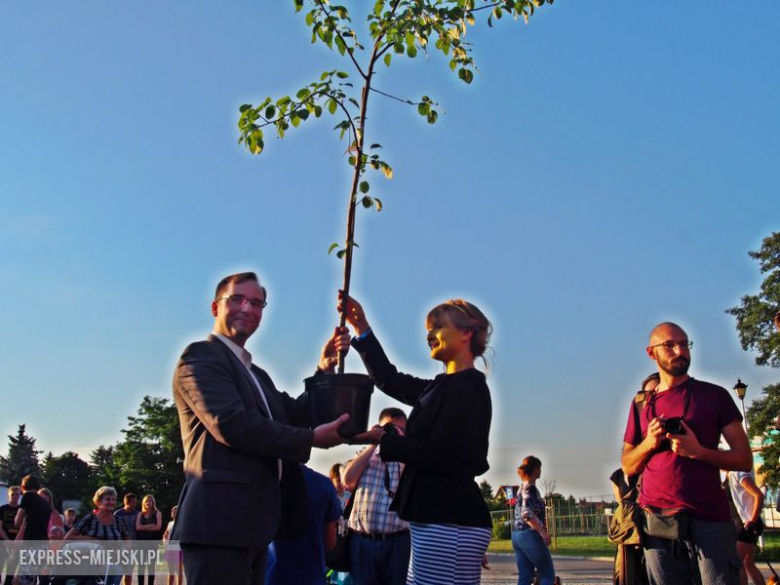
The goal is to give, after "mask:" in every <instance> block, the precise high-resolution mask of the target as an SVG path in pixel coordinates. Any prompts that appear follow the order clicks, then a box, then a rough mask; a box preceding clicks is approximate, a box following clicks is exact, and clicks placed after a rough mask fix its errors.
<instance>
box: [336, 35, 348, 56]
mask: <svg viewBox="0 0 780 585" xmlns="http://www.w3.org/2000/svg"><path fill="white" fill-rule="evenodd" d="M333 41H334V42H335V43H336V49H338V52H339V53H341V55H344V53H346V52H347V45H345V44H344V41H342V40H341V37H340V36H336V38H335V39H333Z"/></svg>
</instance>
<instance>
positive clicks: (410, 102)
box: [371, 87, 422, 106]
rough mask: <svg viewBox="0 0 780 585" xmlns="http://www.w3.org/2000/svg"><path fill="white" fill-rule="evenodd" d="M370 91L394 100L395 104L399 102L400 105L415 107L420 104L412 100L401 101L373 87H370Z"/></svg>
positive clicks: (401, 99)
mask: <svg viewBox="0 0 780 585" xmlns="http://www.w3.org/2000/svg"><path fill="white" fill-rule="evenodd" d="M371 91H375V92H377V93H378V94H380V95H383V96H385V97H389V98H390V99H393V100H395V101H397V102H401V103H402V104H408V105H410V106H416V105H418V104H420V103H422V102H413V101H412V100H405V99H403V98H399V97H396V96H394V95H391V94H389V93H385V92H384V91H382V90H379V89H377V88H375V87H372V88H371Z"/></svg>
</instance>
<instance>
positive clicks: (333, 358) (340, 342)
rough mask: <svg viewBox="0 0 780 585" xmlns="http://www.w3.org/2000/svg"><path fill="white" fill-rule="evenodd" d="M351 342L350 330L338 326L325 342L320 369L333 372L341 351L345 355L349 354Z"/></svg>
mask: <svg viewBox="0 0 780 585" xmlns="http://www.w3.org/2000/svg"><path fill="white" fill-rule="evenodd" d="M349 343H350V336H349V330H348V329H347V328H346V327H336V329H335V331H334V332H333V337H331V338H330V339H328V341H327V343H325V346H324V347H323V348H322V354H321V355H320V363H319V369H320V370H322V371H323V372H333V370H334V368H335V367H336V364H337V363H338V361H339V360H338V355H339V353H340V352H344V355H347V352H348V351H349Z"/></svg>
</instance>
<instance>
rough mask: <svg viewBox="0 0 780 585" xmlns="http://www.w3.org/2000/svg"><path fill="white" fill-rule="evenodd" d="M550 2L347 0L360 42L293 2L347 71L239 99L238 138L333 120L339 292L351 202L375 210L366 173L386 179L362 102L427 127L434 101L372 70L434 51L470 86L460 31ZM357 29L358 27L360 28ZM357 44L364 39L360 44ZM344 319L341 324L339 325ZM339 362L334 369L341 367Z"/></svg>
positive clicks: (329, 11) (313, 1) (339, 14)
mask: <svg viewBox="0 0 780 585" xmlns="http://www.w3.org/2000/svg"><path fill="white" fill-rule="evenodd" d="M552 2H553V0H497V1H495V0H376V1H375V2H374V3H373V5H372V4H371V2H368V1H367V0H360V1H358V2H355V3H354V4H355V6H356V7H358V8H359V12H360V13H361V16H363V17H364V19H365V22H366V25H367V28H366V31H367V32H366V33H365V34H366V35H367V40H366V41H362V40H361V38H360V37H359V35H358V31H357V30H356V29H355V28H354V27H353V24H352V13H351V12H350V10H349V9H348V8H347V6H344V5H341V4H335V3H331V2H329V0H293V4H294V7H295V11H296V12H301V13H303V14H304V18H305V19H306V25H307V26H308V27H309V28H310V29H311V42H312V43H317V42H319V43H323V44H325V45H326V46H327V47H328V48H329V49H331V50H333V51H337V52H338V53H339V54H340V55H341V56H342V57H343V58H344V59H345V61H346V62H347V67H346V69H348V70H349V71H345V70H341V69H333V70H329V71H324V72H323V73H322V74H321V75H320V76H319V78H318V79H316V80H315V81H312V82H311V83H309V84H307V85H305V86H304V87H302V88H300V89H299V90H298V91H297V92H295V93H294V94H291V95H286V96H283V97H280V98H278V99H276V100H274V99H273V98H271V97H267V98H265V99H264V100H263V101H262V102H261V103H259V104H257V105H251V104H244V105H242V106H241V107H240V108H239V110H240V117H239V120H238V128H239V131H240V137H239V142H240V143H243V144H244V145H245V146H246V148H247V149H248V150H249V152H251V153H252V154H260V153H261V152H263V149H264V148H265V137H266V132H268V131H271V132H274V133H275V134H276V136H277V137H279V138H284V136H285V135H286V133H287V132H288V131H289V130H290V129H291V128H297V127H299V126H300V125H301V124H303V123H304V122H307V121H309V120H312V119H316V118H320V117H322V116H323V115H324V114H326V113H327V114H329V115H332V116H335V117H336V118H337V123H336V125H335V126H334V130H336V131H337V132H338V133H339V136H340V138H342V139H344V138H345V137H346V139H347V144H348V145H347V151H348V153H349V156H348V158H347V162H348V164H349V166H350V167H351V168H352V185H351V189H350V193H349V200H348V207H347V229H346V238H345V241H344V245H343V246H340V245H339V244H338V243H334V244H332V245H331V247H330V250H329V252H333V251H334V250H336V253H337V255H338V257H339V258H343V259H344V283H343V286H342V289H343V290H344V293H345V294H349V285H350V277H351V273H352V253H353V248H354V247H355V246H356V244H355V240H354V235H355V211H356V208H357V206H358V204H361V205H362V206H363V207H365V208H369V209H370V208H374V209H376V210H377V211H381V210H382V201H381V199H379V198H378V197H376V196H375V195H373V194H372V191H371V183H370V180H369V177H368V175H367V172H368V171H377V172H379V173H381V174H382V175H384V177H386V178H387V179H391V178H392V177H393V168H392V167H391V166H390V164H389V163H388V162H387V161H386V160H385V159H384V158H383V156H382V155H381V154H380V149H381V145H380V144H379V143H370V145H369V146H366V144H367V143H366V141H365V138H366V133H367V128H366V123H367V120H368V117H367V113H368V106H369V101H370V98H371V97H372V96H373V95H377V96H381V97H384V98H388V99H392V100H396V101H400V102H402V103H405V104H407V105H409V106H410V107H412V108H414V109H415V110H416V111H417V113H418V114H419V115H421V116H423V117H424V118H425V119H426V120H427V121H428V123H430V124H435V123H436V121H437V120H438V117H439V111H440V109H441V108H440V107H439V104H438V103H437V102H436V101H434V100H433V99H431V98H430V97H429V96H427V95H423V96H421V97H420V98H419V99H409V98H407V97H400V96H397V95H394V94H392V93H390V92H389V91H388V90H387V88H383V89H382V90H380V89H379V88H377V87H375V86H374V85H373V81H374V75H375V73H376V71H377V68H378V67H390V66H391V65H392V63H393V61H394V60H395V59H399V58H404V57H406V58H409V59H414V58H416V57H417V56H418V55H420V54H423V55H425V56H426V57H427V56H428V54H429V53H431V52H440V53H442V54H443V55H444V56H445V57H446V59H447V60H448V63H449V67H450V69H451V70H452V71H453V72H456V73H457V76H458V78H459V79H460V80H462V81H463V82H465V83H471V82H472V81H473V79H474V73H475V72H477V71H478V69H477V66H476V63H475V61H474V58H473V56H472V48H473V47H472V44H471V43H469V42H467V41H466V33H467V31H468V28H469V27H471V26H475V25H476V23H477V19H478V18H480V17H483V20H485V21H486V23H487V25H488V26H489V27H492V26H493V25H494V23H496V22H497V21H499V20H501V19H502V18H504V17H507V18H509V19H514V20H520V19H522V20H524V21H525V22H528V19H529V18H530V17H531V16H532V15H533V13H534V10H535V9H536V8H538V7H539V6H541V5H543V4H545V3H547V4H551V3H552ZM361 34H363V33H362V31H361ZM364 43H365V44H364ZM344 319H345V318H344V316H343V315H342V318H341V326H342V327H343V326H344ZM343 367H344V366H343V360H341V359H340V360H339V372H340V373H341V372H343Z"/></svg>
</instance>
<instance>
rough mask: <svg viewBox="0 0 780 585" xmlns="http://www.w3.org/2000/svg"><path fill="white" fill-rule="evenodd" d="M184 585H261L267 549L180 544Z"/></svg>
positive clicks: (263, 578) (263, 579) (263, 577)
mask: <svg viewBox="0 0 780 585" xmlns="http://www.w3.org/2000/svg"><path fill="white" fill-rule="evenodd" d="M181 550H182V553H183V556H184V575H185V576H186V578H187V585H227V584H230V585H263V583H264V582H265V557H266V554H267V552H268V549H267V547H253V548H234V547H228V546H210V545H202V544H185V543H182V544H181Z"/></svg>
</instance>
